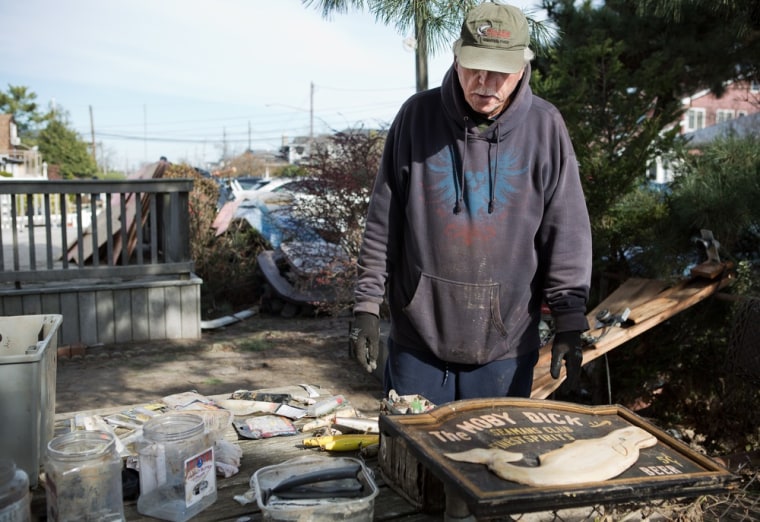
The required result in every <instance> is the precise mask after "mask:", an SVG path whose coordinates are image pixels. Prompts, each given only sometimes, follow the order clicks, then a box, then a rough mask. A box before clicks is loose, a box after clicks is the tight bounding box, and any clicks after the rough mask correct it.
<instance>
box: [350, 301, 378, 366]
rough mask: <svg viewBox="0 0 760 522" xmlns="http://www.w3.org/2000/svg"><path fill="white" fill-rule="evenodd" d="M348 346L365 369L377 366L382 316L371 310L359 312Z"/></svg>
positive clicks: (355, 318)
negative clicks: (372, 312) (370, 311)
mask: <svg viewBox="0 0 760 522" xmlns="http://www.w3.org/2000/svg"><path fill="white" fill-rule="evenodd" d="M348 346H349V349H350V350H351V353H352V354H353V356H354V357H356V360H358V361H359V364H361V365H362V366H363V367H364V369H365V370H367V371H368V372H370V373H371V372H372V370H374V369H375V368H377V354H378V350H379V347H380V318H379V317H378V316H376V315H375V314H371V313H369V312H357V313H356V315H354V320H353V322H352V323H351V329H350V331H349V334H348Z"/></svg>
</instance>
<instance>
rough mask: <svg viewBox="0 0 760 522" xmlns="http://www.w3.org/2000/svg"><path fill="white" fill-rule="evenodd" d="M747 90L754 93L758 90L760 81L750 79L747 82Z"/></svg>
mask: <svg viewBox="0 0 760 522" xmlns="http://www.w3.org/2000/svg"><path fill="white" fill-rule="evenodd" d="M749 92H751V93H752V94H756V93H758V92H760V81H758V80H752V81H751V82H750V84H749Z"/></svg>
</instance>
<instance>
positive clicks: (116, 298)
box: [111, 289, 132, 343]
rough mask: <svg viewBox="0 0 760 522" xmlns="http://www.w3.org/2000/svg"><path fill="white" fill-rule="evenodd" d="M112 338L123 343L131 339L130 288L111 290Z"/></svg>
mask: <svg viewBox="0 0 760 522" xmlns="http://www.w3.org/2000/svg"><path fill="white" fill-rule="evenodd" d="M111 295H112V296H113V311H114V314H113V323H114V340H115V341H116V342H117V343H124V342H128V341H131V340H132V292H131V290H130V289H124V290H113V291H112V292H111Z"/></svg>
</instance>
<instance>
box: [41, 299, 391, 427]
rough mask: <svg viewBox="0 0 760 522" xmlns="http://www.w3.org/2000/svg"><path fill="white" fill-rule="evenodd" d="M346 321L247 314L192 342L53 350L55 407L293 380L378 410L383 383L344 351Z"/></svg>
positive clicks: (211, 391) (120, 402)
mask: <svg viewBox="0 0 760 522" xmlns="http://www.w3.org/2000/svg"><path fill="white" fill-rule="evenodd" d="M347 333H348V320H347V319H332V318H318V319H313V318H289V319H288V318H282V317H275V316H266V315H260V314H258V315H254V316H253V317H250V318H248V319H245V320H243V321H241V322H238V323H235V324H233V325H230V326H227V327H225V328H222V329H216V330H209V331H204V332H203V333H202V336H201V339H199V340H197V341H187V340H181V341H161V342H152V343H140V344H138V343H128V344H114V345H107V346H97V347H87V348H86V350H85V353H84V354H83V355H81V354H77V353H76V352H75V354H74V355H72V356H70V357H68V358H67V356H66V353H65V352H59V358H58V372H57V383H56V412H57V413H63V412H70V411H77V410H85V409H95V408H104V407H111V406H120V405H132V404H141V403H147V402H154V401H156V400H159V399H161V397H164V396H166V395H170V394H173V393H179V392H185V391H190V390H195V391H197V392H198V393H201V394H203V395H218V394H227V393H232V392H233V391H236V390H257V389H262V388H270V387H275V386H285V385H293V384H311V385H317V386H321V387H322V388H323V389H324V390H325V391H326V392H330V393H333V394H338V393H341V394H343V395H344V396H345V397H346V398H347V399H348V401H349V402H350V403H351V404H352V405H353V406H354V407H355V408H357V409H359V410H361V411H368V412H376V411H378V410H379V408H380V401H381V399H382V386H381V383H380V382H379V380H378V379H377V378H376V377H375V376H373V375H370V374H368V373H366V372H365V371H364V370H363V369H362V368H361V367H360V366H359V364H358V363H357V362H355V361H354V360H353V359H351V358H349V355H348V338H347Z"/></svg>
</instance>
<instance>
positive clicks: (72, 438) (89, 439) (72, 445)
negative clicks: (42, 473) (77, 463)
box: [47, 430, 116, 460]
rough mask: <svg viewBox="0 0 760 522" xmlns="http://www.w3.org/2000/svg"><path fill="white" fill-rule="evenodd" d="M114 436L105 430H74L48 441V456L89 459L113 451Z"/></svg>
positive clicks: (114, 444)
mask: <svg viewBox="0 0 760 522" xmlns="http://www.w3.org/2000/svg"><path fill="white" fill-rule="evenodd" d="M115 446H116V440H115V439H114V436H113V435H112V434H110V433H108V432H105V431H96V430H93V431H73V432H71V433H66V434H65V435H60V436H58V437H56V438H54V439H53V440H51V441H50V442H48V448H47V449H48V451H47V453H48V457H50V458H53V459H61V460H87V459H92V458H97V457H100V456H102V455H105V454H107V453H111V452H112V451H113V450H114V448H115Z"/></svg>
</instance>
